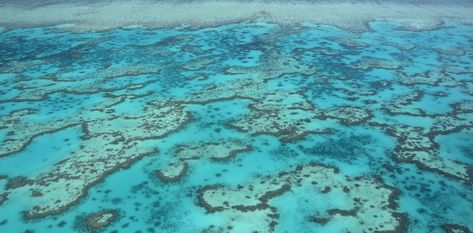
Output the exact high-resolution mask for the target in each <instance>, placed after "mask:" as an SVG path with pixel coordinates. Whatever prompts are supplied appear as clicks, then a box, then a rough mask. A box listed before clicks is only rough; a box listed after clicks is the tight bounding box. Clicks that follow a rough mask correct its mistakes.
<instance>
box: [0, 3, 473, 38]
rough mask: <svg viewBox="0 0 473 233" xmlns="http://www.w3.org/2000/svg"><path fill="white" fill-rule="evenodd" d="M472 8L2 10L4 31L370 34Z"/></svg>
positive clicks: (466, 13) (108, 6)
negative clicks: (388, 25)
mask: <svg viewBox="0 0 473 233" xmlns="http://www.w3.org/2000/svg"><path fill="white" fill-rule="evenodd" d="M471 12H473V4H417V5H413V4H407V3H385V4H377V3H370V2H363V3H340V2H339V3H327V2H323V3H300V2H299V3H280V2H279V3H276V2H272V3H271V2H270V3H263V2H236V1H230V0H229V1H218V2H217V1H204V2H202V1H201V2H187V3H169V2H167V3H164V2H151V1H146V0H131V1H112V2H106V3H93V4H90V3H89V4H86V3H63V4H53V5H46V6H40V7H32V8H31V7H22V6H18V5H12V4H7V5H3V6H2V7H0V15H1V17H0V25H4V26H7V27H10V28H11V27H30V26H44V25H58V24H65V23H71V24H74V25H75V29H79V30H105V29H111V28H116V27H126V26H132V25H142V26H146V27H152V28H156V27H173V26H181V25H189V26H193V27H203V26H214V25H221V24H226V23H232V22H239V21H243V20H264V21H267V22H274V23H278V24H294V23H320V24H329V25H334V26H338V27H341V28H345V29H349V30H353V31H361V30H366V29H367V27H366V25H367V22H370V21H398V22H401V23H403V24H404V25H406V26H408V27H411V28H414V29H419V30H421V29H430V28H432V27H436V26H438V25H441V24H442V22H443V20H445V19H449V20H451V21H456V22H460V23H473V14H471Z"/></svg>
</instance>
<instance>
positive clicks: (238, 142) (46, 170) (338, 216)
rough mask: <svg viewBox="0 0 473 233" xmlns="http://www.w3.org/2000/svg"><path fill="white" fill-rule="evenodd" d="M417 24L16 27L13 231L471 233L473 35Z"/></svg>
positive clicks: (2, 78)
mask: <svg viewBox="0 0 473 233" xmlns="http://www.w3.org/2000/svg"><path fill="white" fill-rule="evenodd" d="M1 2H2V3H8V1H1ZM33 2H36V1H31V2H29V1H19V2H18V4H20V5H21V4H23V3H24V4H35V3H33ZM62 2H64V1H62ZM66 2H67V1H66ZM70 2H72V1H70ZM309 2H314V1H309ZM430 2H432V1H430ZM444 2H446V1H444ZM450 2H451V1H450ZM463 2H466V1H463ZM463 2H462V1H457V2H456V3H463ZM43 3H44V4H47V3H48V2H47V1H46V2H43ZM403 3H408V4H414V3H418V1H406V2H403ZM51 4H55V2H54V1H52V2H51ZM315 4H316V3H315ZM376 4H381V5H382V4H383V1H378V2H377V3H376ZM354 11H356V9H354ZM51 14H54V12H51ZM0 21H1V20H0ZM403 22H404V21H402V20H399V21H376V20H374V21H371V22H367V23H366V24H365V25H364V27H365V28H366V30H363V31H353V30H349V29H347V28H341V27H337V26H334V25H330V24H318V23H306V22H300V23H297V24H292V25H283V24H278V23H274V22H268V21H265V20H258V19H251V20H250V19H248V20H240V21H239V22H229V23H223V24H221V25H213V26H201V27H190V26H185V25H182V26H177V25H176V26H173V27H161V28H150V27H145V26H140V24H139V23H137V24H136V25H130V26H123V27H116V28H111V29H107V30H82V29H83V28H81V30H74V25H73V24H70V22H64V24H60V25H59V24H53V25H43V26H38V25H35V26H29V27H28V26H22V27H13V26H11V25H8V26H6V25H5V26H4V27H0V232H2V233H17V232H18V233H20V232H24V233H33V232H35V233H43V232H48V233H54V232H58V233H72V232H79V233H81V232H83V233H87V232H91V233H98V232H110V233H118V232H132V233H158V232H159V233H160V232H169V233H178V232H179V233H180V232H184V233H187V232H189V233H191V232H203V233H211V232H212V233H217V232H237V233H240V232H241V233H246V232H259V233H266V232H277V233H285V232H287V233H305V232H321V233H335V232H353V233H357V232H360V233H361V232H413V233H423V232H436V233H437V232H447V233H450V232H456V233H461V232H465V233H466V232H472V230H473V25H472V24H468V23H462V22H459V21H449V20H448V19H445V20H443V21H442V23H441V24H436V25H435V27H431V26H429V28H428V29H422V30H421V29H418V28H414V27H409V26H406V25H405V24H403Z"/></svg>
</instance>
